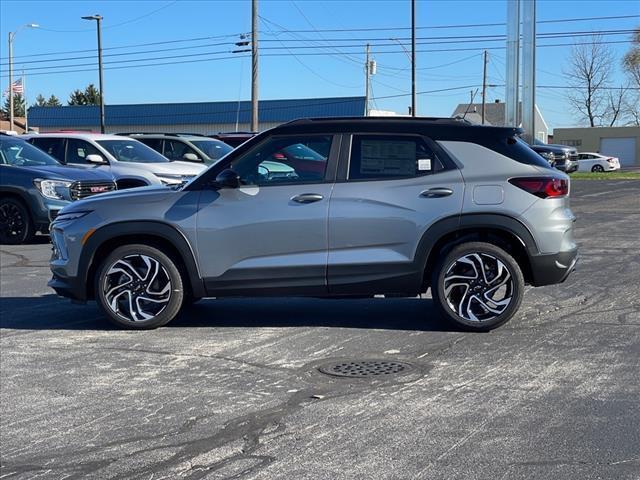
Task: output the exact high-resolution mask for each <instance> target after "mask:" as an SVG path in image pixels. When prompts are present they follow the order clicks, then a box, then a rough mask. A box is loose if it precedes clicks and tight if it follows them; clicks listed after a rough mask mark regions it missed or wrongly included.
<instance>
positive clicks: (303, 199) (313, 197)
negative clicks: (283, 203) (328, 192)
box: [291, 193, 324, 203]
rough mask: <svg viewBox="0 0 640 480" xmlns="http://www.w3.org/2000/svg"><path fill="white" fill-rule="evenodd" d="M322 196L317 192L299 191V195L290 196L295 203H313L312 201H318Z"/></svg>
mask: <svg viewBox="0 0 640 480" xmlns="http://www.w3.org/2000/svg"><path fill="white" fill-rule="evenodd" d="M323 198H324V197H323V196H322V195H320V194H319V193H301V194H300V195H296V196H295V197H291V200H292V201H293V202H297V203H313V202H319V201H320V200H322V199H323Z"/></svg>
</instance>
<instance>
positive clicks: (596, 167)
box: [591, 165, 604, 173]
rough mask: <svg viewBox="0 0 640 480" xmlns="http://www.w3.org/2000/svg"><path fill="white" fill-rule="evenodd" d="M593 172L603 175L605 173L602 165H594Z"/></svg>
mask: <svg viewBox="0 0 640 480" xmlns="http://www.w3.org/2000/svg"><path fill="white" fill-rule="evenodd" d="M591 171H592V172H597V173H601V172H604V168H602V165H594V166H593V168H592V169H591Z"/></svg>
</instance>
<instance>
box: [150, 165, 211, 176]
mask: <svg viewBox="0 0 640 480" xmlns="http://www.w3.org/2000/svg"><path fill="white" fill-rule="evenodd" d="M142 165H144V166H145V167H147V169H148V170H150V171H152V172H153V173H172V174H179V175H198V174H200V173H202V172H203V171H205V170H206V169H207V167H206V166H205V165H203V164H197V163H190V162H166V163H144V164H142Z"/></svg>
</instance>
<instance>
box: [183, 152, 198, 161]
mask: <svg viewBox="0 0 640 480" xmlns="http://www.w3.org/2000/svg"><path fill="white" fill-rule="evenodd" d="M182 159H183V160H186V161H187V162H199V161H200V159H199V158H198V156H197V155H196V154H195V153H185V154H184V155H182Z"/></svg>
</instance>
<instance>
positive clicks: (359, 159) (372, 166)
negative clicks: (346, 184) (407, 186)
mask: <svg viewBox="0 0 640 480" xmlns="http://www.w3.org/2000/svg"><path fill="white" fill-rule="evenodd" d="M441 168H442V165H441V164H440V161H439V160H438V158H437V156H436V155H435V153H434V152H433V150H432V149H431V147H429V145H427V143H426V141H425V140H424V139H423V138H421V137H411V136H401V135H398V136H391V135H384V136H382V135H370V136H369V135H354V137H353V143H352V147H351V160H350V162H349V179H350V180H386V179H392V178H407V177H418V176H422V175H428V174H431V173H433V172H434V171H437V170H440V169H441Z"/></svg>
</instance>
